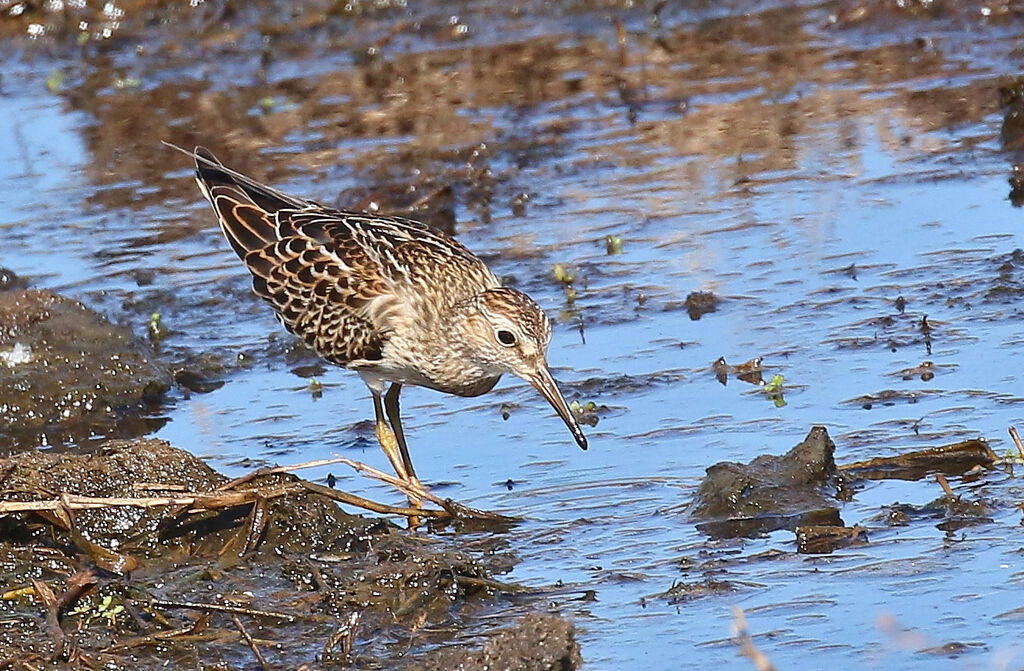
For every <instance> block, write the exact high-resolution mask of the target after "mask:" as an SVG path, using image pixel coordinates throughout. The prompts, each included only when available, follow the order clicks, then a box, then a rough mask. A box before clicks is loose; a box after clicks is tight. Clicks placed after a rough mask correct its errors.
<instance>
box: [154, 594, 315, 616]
mask: <svg viewBox="0 0 1024 671" xmlns="http://www.w3.org/2000/svg"><path fill="white" fill-rule="evenodd" d="M139 603H141V604H147V605H149V606H162V607H163V608H190V609H192V610H199V611H208V612H216V613H236V614H239V615H248V616H250V617H273V618H277V619H279V620H286V621H288V622H294V621H295V620H297V619H298V616H297V615H289V614H288V613H276V612H274V611H270V610H257V609H255V608H244V607H242V606H228V605H225V604H220V603H198V602H195V601H166V600H164V599H150V600H149V601H142V602H139Z"/></svg>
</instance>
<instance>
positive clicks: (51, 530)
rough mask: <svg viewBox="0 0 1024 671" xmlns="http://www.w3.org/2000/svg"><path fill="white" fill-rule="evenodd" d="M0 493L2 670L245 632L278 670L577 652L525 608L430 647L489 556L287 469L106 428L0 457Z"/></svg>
mask: <svg viewBox="0 0 1024 671" xmlns="http://www.w3.org/2000/svg"><path fill="white" fill-rule="evenodd" d="M78 497H104V498H103V499H102V500H100V499H99V498H90V499H84V498H78ZM217 497H224V501H225V503H224V504H223V505H220V504H217V503H211V501H216V500H217ZM239 497H241V498H239ZM121 499H131V505H125V503H126V502H125V501H123V500H121ZM119 500H120V501H119ZM239 501H240V502H239ZM0 505H5V506H8V507H9V510H8V512H6V513H5V512H3V511H2V510H0V575H3V581H2V587H0V594H2V597H0V619H2V620H3V621H5V622H6V623H7V624H8V626H5V627H3V628H2V629H0V667H2V668H7V666H8V665H14V668H30V666H28V665H31V667H32V668H54V667H55V665H56V667H60V665H62V664H67V663H68V662H70V661H72V660H75V659H77V660H79V661H81V662H82V663H83V664H85V666H91V667H94V668H96V667H99V666H102V667H104V668H110V669H158V668H166V666H167V665H168V664H170V665H171V666H174V667H175V668H178V665H184V666H187V667H188V668H192V667H193V666H194V662H195V660H197V659H201V660H203V663H204V664H222V665H224V668H238V667H239V666H248V665H251V664H252V662H253V657H254V656H255V654H256V653H255V652H254V650H253V646H255V647H256V648H257V649H258V648H263V650H262V652H261V653H260V654H262V655H263V656H264V657H265V658H266V659H267V661H268V663H271V664H273V665H280V668H298V667H300V666H301V665H303V664H309V663H314V660H317V659H319V660H320V661H322V662H323V663H325V664H327V663H330V664H335V665H340V666H342V667H346V668H347V667H358V668H401V666H400V665H401V664H402V663H403V662H402V660H408V659H415V658H416V654H418V653H420V652H424V651H426V650H431V651H432V652H431V653H430V655H428V656H427V657H424V658H423V659H424V660H426V661H425V664H426V665H425V666H422V667H415V668H453V667H451V666H445V664H447V661H444V660H456V659H460V660H465V664H466V665H465V666H464V667H463V668H481V669H482V668H487V667H486V666H473V664H474V663H477V662H479V663H480V664H488V663H491V662H492V661H493V660H494V659H497V658H499V657H500V658H501V659H502V663H503V664H506V663H507V664H509V665H508V666H507V668H515V669H520V668H521V669H527V668H529V669H542V668H552V669H573V668H577V666H578V660H579V652H578V648H577V647H576V645H575V642H574V641H573V635H572V626H571V625H570V624H569V623H567V622H565V621H563V620H561V619H559V618H556V617H547V616H545V617H536V618H534V617H527V618H524V619H523V620H522V621H521V622H520V623H519V624H518V625H517V626H516V627H514V628H512V629H509V630H507V631H505V630H501V631H499V632H498V633H497V634H496V635H495V636H494V637H493V638H492V639H491V640H490V641H489V642H488V643H487V644H485V645H484V646H483V648H482V650H478V651H471V650H468V649H466V648H464V647H455V648H453V649H452V650H445V649H443V648H441V649H439V646H444V645H447V644H449V643H450V642H451V641H452V640H455V639H456V637H459V638H464V635H462V634H461V631H462V630H463V629H465V628H466V627H467V626H468V624H470V623H472V621H473V620H472V617H473V614H474V613H475V612H477V611H479V610H481V609H485V608H486V606H487V604H488V602H490V601H492V600H493V599H494V597H495V596H496V595H498V594H499V593H500V592H502V591H503V590H504V586H503V585H501V583H498V582H497V581H495V580H493V579H492V578H491V577H490V575H491V572H492V570H491V569H489V568H488V567H486V566H485V565H484V564H482V563H481V561H479V560H477V559H474V558H472V557H470V556H469V555H467V554H465V553H463V552H461V551H459V550H458V549H457V548H450V547H449V544H448V543H446V542H444V541H441V542H437V541H434V542H431V543H427V542H425V541H423V540H421V539H418V538H416V537H414V536H410V535H407V534H404V533H402V532H400V531H399V529H398V528H397V527H395V526H394V525H393V524H391V523H390V522H388V521H386V520H383V519H374V518H366V517H362V516H357V515H350V514H347V513H345V512H344V511H342V510H341V509H340V508H339V507H338V506H337V505H336V504H335V503H334V502H333V501H331V500H329V499H328V498H326V497H324V496H321V495H319V494H316V493H313V492H311V491H310V490H309V488H307V487H305V486H304V484H303V482H302V481H301V480H299V479H298V478H296V477H294V476H292V475H288V474H282V473H263V474H258V475H255V476H254V477H247V478H240V479H238V480H234V481H228V480H227V478H225V477H224V476H222V475H220V474H218V473H216V472H215V471H213V470H212V469H210V468H209V467H208V466H206V465H205V464H203V463H202V462H201V461H200V460H198V459H196V458H195V457H193V456H191V455H189V454H188V453H186V452H183V451H181V450H178V449H175V448H174V447H172V446H170V445H168V444H167V443H165V442H163V441H158V440H132V441H107V442H105V443H103V444H102V445H101V446H100V447H99V448H98V449H97V450H96V451H95V452H94V453H92V454H67V453H65V454H59V453H45V452H25V453H20V454H17V455H15V456H13V457H11V458H9V459H4V460H0ZM16 506H22V508H20V509H19V510H22V512H18V511H13V512H12V511H11V510H10V509H13V507H16ZM25 507H32V510H24V508H25ZM487 556H488V557H489V559H488V561H493V562H495V565H496V566H497V565H498V564H497V563H498V562H502V561H506V560H505V559H503V558H501V557H498V556H494V555H493V554H491V553H488V554H487ZM501 568H505V567H504V566H502V567H501ZM247 632H252V633H251V634H249V633H247ZM253 639H255V640H256V642H253ZM410 655H412V656H410ZM432 659H436V660H441V661H438V662H436V664H435V665H433V666H431V664H430V662H429V660H432ZM189 660H191V661H192V663H190V661H189ZM474 660H475V661H474ZM510 660H519V661H516V662H515V664H512V662H511V661H510ZM15 662H18V663H19V664H20V665H21V666H20V667H19V666H18V664H15ZM517 664H518V665H517ZM318 668H319V667H318ZM492 668H493V666H492Z"/></svg>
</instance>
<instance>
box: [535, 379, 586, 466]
mask: <svg viewBox="0 0 1024 671" xmlns="http://www.w3.org/2000/svg"><path fill="white" fill-rule="evenodd" d="M527 379H528V380H529V382H530V384H532V385H533V386H534V387H535V388H536V389H537V391H539V392H540V395H541V396H543V397H544V398H546V399H547V400H548V403H550V404H551V407H552V408H554V409H555V412H557V413H558V416H559V417H561V418H562V421H563V422H565V425H566V426H567V427H569V430H570V431H572V436H573V438H575V439H576V443H577V444H578V445H579V446H580V447H581V448H583V449H584V450H585V449H587V437H586V436H584V435H583V429H581V428H580V425H579V423H578V422H577V421H576V417H575V416H573V414H572V410H570V409H569V406H568V405H567V404H566V402H565V399H564V398H562V392H560V391H558V385H557V384H555V378H553V377H551V371H549V370H548V367H547V366H544V365H542V366H541V367H540V368H539V369H538V370H537V372H536V373H534V374H533V375H531V376H530V377H529V378H527Z"/></svg>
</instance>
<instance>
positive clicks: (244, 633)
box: [231, 613, 268, 670]
mask: <svg viewBox="0 0 1024 671" xmlns="http://www.w3.org/2000/svg"><path fill="white" fill-rule="evenodd" d="M231 621H232V622H234V623H235V626H236V627H238V631H240V632H241V633H242V638H243V639H245V642H246V643H247V644H248V645H249V649H250V650H252V654H254V655H255V656H256V661H258V662H259V663H260V668H261V669H264V670H266V669H267V668H268V667H267V660H266V658H265V657H264V656H263V653H262V652H260V649H259V648H258V647H256V641H254V640H252V636H250V635H249V632H248V631H246V630H245V625H243V624H242V621H241V620H239V619H238V616H237V615H235V614H233V613H232V615H231Z"/></svg>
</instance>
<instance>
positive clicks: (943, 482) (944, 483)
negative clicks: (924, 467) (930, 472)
mask: <svg viewBox="0 0 1024 671" xmlns="http://www.w3.org/2000/svg"><path fill="white" fill-rule="evenodd" d="M935 481H936V482H938V483H939V487H942V491H943V492H945V493H946V496H948V497H950V498H956V494H954V493H953V488H952V487H950V486H949V480H947V479H946V476H945V475H943V474H942V473H936V474H935Z"/></svg>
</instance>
